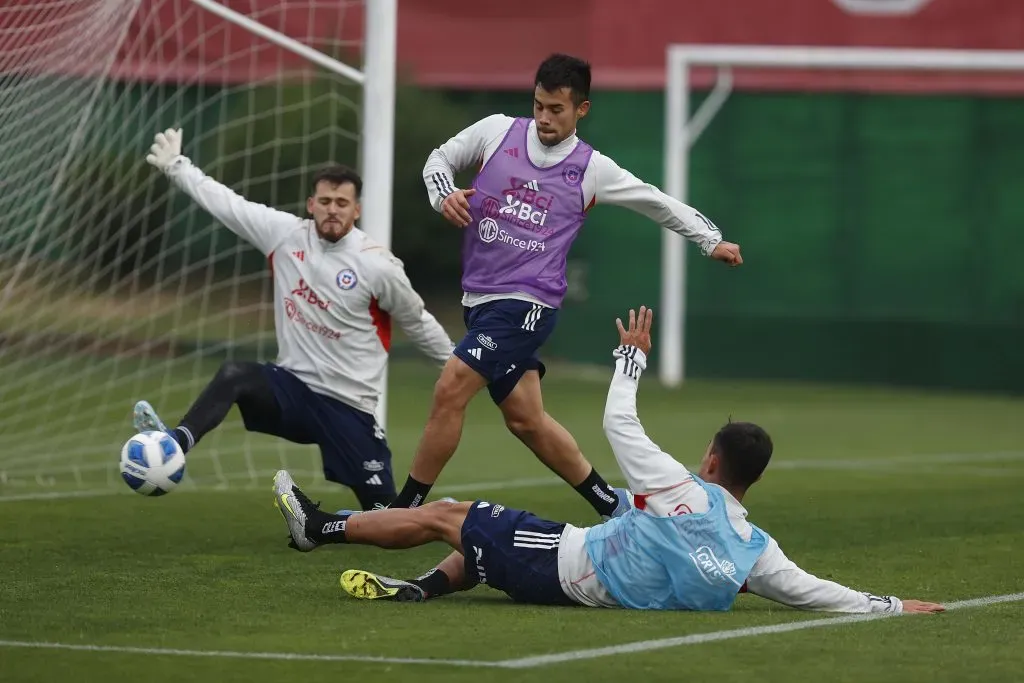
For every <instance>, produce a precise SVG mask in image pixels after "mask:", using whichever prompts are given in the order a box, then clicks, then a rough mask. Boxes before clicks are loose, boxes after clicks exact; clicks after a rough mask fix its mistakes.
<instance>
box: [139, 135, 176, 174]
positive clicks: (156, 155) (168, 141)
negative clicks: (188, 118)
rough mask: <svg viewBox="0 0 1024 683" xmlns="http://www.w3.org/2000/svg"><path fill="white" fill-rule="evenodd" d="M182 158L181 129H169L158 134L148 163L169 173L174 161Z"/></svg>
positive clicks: (147, 159) (148, 156) (150, 151)
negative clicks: (168, 170)
mask: <svg viewBox="0 0 1024 683" xmlns="http://www.w3.org/2000/svg"><path fill="white" fill-rule="evenodd" d="M180 156H181V129H180V128H178V129H174V128H168V129H167V130H165V131H164V132H163V133H157V134H156V137H155V138H153V146H152V147H150V148H149V154H147V155H146V161H148V162H149V163H150V164H152V165H153V166H155V167H157V168H158V169H160V170H161V171H167V169H168V167H170V165H171V164H172V163H174V160H175V159H177V158H178V157H180Z"/></svg>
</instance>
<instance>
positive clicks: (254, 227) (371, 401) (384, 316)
mask: <svg viewBox="0 0 1024 683" xmlns="http://www.w3.org/2000/svg"><path fill="white" fill-rule="evenodd" d="M166 173H167V176H168V177H169V178H170V179H171V181H172V182H173V183H174V185H175V186H177V187H178V188H180V189H181V190H182V191H184V192H185V193H186V194H188V195H189V196H190V197H191V198H192V199H193V200H195V202H196V203H197V204H198V205H199V206H201V207H202V208H203V209H205V210H206V211H207V212H208V213H209V214H210V215H211V216H213V217H214V218H215V219H216V220H217V221H218V222H219V223H222V224H223V225H225V226H226V227H227V228H228V229H230V230H231V231H232V232H234V233H236V234H237V235H238V236H239V237H241V238H242V239H244V240H246V241H247V242H249V243H250V244H252V245H253V246H254V247H256V248H257V249H259V250H260V251H261V252H262V253H263V254H264V255H266V256H267V259H268V261H269V262H270V266H271V271H272V273H273V278H274V322H275V327H276V333H277V346H278V357H277V361H276V362H277V364H278V365H280V366H281V367H283V368H285V369H287V370H289V371H290V372H292V373H294V374H295V375H296V376H297V377H298V378H299V379H301V380H302V381H303V382H305V383H306V385H308V386H309V387H310V389H312V390H313V391H315V392H316V393H319V394H322V395H325V396H330V397H332V398H335V399H337V400H339V401H342V402H343V403H345V404H347V405H350V406H352V407H353V408H356V409H358V410H361V411H363V412H366V413H370V414H375V413H376V408H377V403H378V401H379V399H380V392H381V388H382V379H383V373H384V368H385V364H386V362H387V355H388V350H389V348H390V344H391V321H392V320H394V321H395V322H397V323H398V325H399V326H400V327H401V328H402V330H403V331H404V332H405V333H406V334H407V335H408V336H409V338H410V339H411V340H412V342H413V343H414V344H415V345H416V346H417V347H418V348H419V349H420V350H421V351H423V353H425V354H426V355H427V356H428V357H429V358H431V359H433V360H435V361H437V362H438V363H444V362H445V361H446V360H447V359H448V357H449V356H450V355H451V351H452V349H453V344H452V342H451V340H450V339H449V337H448V334H447V333H446V332H445V331H444V328H442V327H441V324H440V323H438V322H437V320H436V319H435V318H434V316H432V315H431V314H430V313H429V312H427V310H426V309H425V308H424V305H423V300H422V299H421V298H420V296H419V295H418V294H417V293H416V291H415V290H414V289H413V287H412V284H411V283H410V282H409V278H408V277H407V276H406V274H405V269H404V267H403V264H402V262H401V261H400V260H399V259H398V258H396V257H395V256H394V255H393V254H392V253H391V252H390V251H388V250H387V249H385V248H384V247H382V246H381V245H379V244H377V243H376V242H374V241H373V240H372V239H371V238H370V237H369V236H368V235H367V234H366V233H364V232H363V231H362V230H359V229H358V228H353V229H352V230H351V232H349V233H348V234H347V235H346V236H345V237H343V238H342V239H340V240H338V241H337V242H328V241H325V240H322V239H320V237H319V236H318V235H317V232H316V226H315V225H314V223H313V221H312V220H311V219H304V218H299V217H298V216H294V215H292V214H290V213H286V212H284V211H278V210H277V209H272V208H270V207H267V206H264V205H262V204H257V203H255V202H250V201H248V200H246V199H245V198H244V197H241V196H239V195H238V194H236V193H235V192H234V191H232V190H231V189H230V188H228V187H226V186H224V185H222V184H221V183H219V182H217V181H216V180H214V179H212V178H210V177H208V176H207V175H206V174H204V173H203V172H202V171H201V170H200V169H198V168H196V167H195V166H194V165H193V164H192V162H191V161H190V160H189V159H188V158H187V157H184V156H181V157H178V158H177V159H176V160H175V161H174V162H172V163H171V165H170V166H169V167H168V168H167V170H166Z"/></svg>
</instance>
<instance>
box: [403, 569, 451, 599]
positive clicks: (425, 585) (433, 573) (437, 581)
mask: <svg viewBox="0 0 1024 683" xmlns="http://www.w3.org/2000/svg"><path fill="white" fill-rule="evenodd" d="M409 583H411V584H413V585H414V586H419V587H420V590H422V591H423V593H424V594H426V596H427V597H428V598H436V597H438V596H441V595H446V594H447V593H451V592H452V583H451V579H449V578H448V575H447V574H445V573H444V572H443V571H441V569H440V568H439V567H434V568H433V569H431V570H430V571H429V572H427V573H426V574H424V575H423V576H421V577H420V578H418V579H410V580H409Z"/></svg>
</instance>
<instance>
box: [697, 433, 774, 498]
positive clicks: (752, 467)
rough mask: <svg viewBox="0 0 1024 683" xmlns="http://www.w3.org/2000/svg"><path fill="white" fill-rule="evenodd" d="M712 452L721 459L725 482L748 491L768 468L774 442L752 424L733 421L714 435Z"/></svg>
mask: <svg viewBox="0 0 1024 683" xmlns="http://www.w3.org/2000/svg"><path fill="white" fill-rule="evenodd" d="M711 451H712V452H713V453H715V454H717V455H718V457H719V458H720V460H721V463H722V481H723V483H724V484H726V485H729V486H736V487H738V488H741V489H744V490H745V489H748V488H750V485H751V484H753V483H754V482H755V481H757V480H758V479H759V478H760V476H761V473H762V472H764V470H765V468H766V467H768V461H769V460H771V458H772V439H771V437H770V436H768V432H766V431H764V430H763V429H761V428H760V427H758V426H757V425H756V424H754V423H752V422H731V421H730V422H729V423H728V424H726V425H725V426H724V427H722V428H721V429H719V430H718V433H717V434H715V438H714V440H713V441H712V442H711Z"/></svg>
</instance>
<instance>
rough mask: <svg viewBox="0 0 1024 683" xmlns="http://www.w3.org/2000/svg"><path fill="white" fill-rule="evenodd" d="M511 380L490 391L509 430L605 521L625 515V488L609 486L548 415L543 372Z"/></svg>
mask: <svg viewBox="0 0 1024 683" xmlns="http://www.w3.org/2000/svg"><path fill="white" fill-rule="evenodd" d="M510 377H511V381H505V382H501V383H496V384H495V385H492V388H491V397H492V398H493V399H494V400H495V401H497V402H498V408H499V409H500V410H501V413H502V415H503V416H504V417H505V425H506V426H507V427H508V429H509V431H510V432H512V433H513V434H514V435H515V436H516V438H517V439H519V440H520V441H522V442H523V444H524V445H525V446H526V447H527V448H529V449H530V450H531V451H533V453H534V455H536V456H537V458H538V459H539V460H540V461H541V462H542V463H544V464H545V465H547V467H548V468H549V469H551V471H553V472H554V473H555V474H557V475H558V476H560V477H561V478H562V479H563V480H565V482H566V483H567V484H569V485H570V486H572V487H573V489H574V490H575V491H576V492H577V493H579V494H580V495H581V496H582V497H583V498H584V499H585V500H586V501H587V502H588V503H590V505H591V507H593V508H594V511H595V512H597V514H599V515H600V516H601V518H602V519H605V520H607V519H609V518H611V517H618V516H620V515H623V514H625V513H626V511H627V510H629V507H630V503H629V501H630V500H631V499H632V496H630V495H629V494H628V492H627V491H626V490H625V489H621V488H613V487H612V486H610V485H609V484H608V482H606V481H605V480H604V478H603V477H602V476H601V475H600V474H599V473H598V471H597V470H596V469H594V467H593V466H592V465H591V464H590V462H588V461H587V459H586V458H585V457H584V455H583V452H582V451H581V450H580V447H579V445H578V444H577V443H576V439H574V438H573V436H572V434H570V433H569V430H567V429H566V428H565V427H563V426H562V425H561V424H559V423H558V421H557V420H555V419H554V418H553V417H551V415H549V414H548V413H547V412H545V410H544V399H543V396H542V394H541V386H540V377H541V373H540V370H539V369H538V370H527V371H525V372H522V373H521V376H520V377H519V378H518V381H515V377H514V376H512V375H510ZM512 381H515V384H514V385H513V384H512V383H511V382H512Z"/></svg>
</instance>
